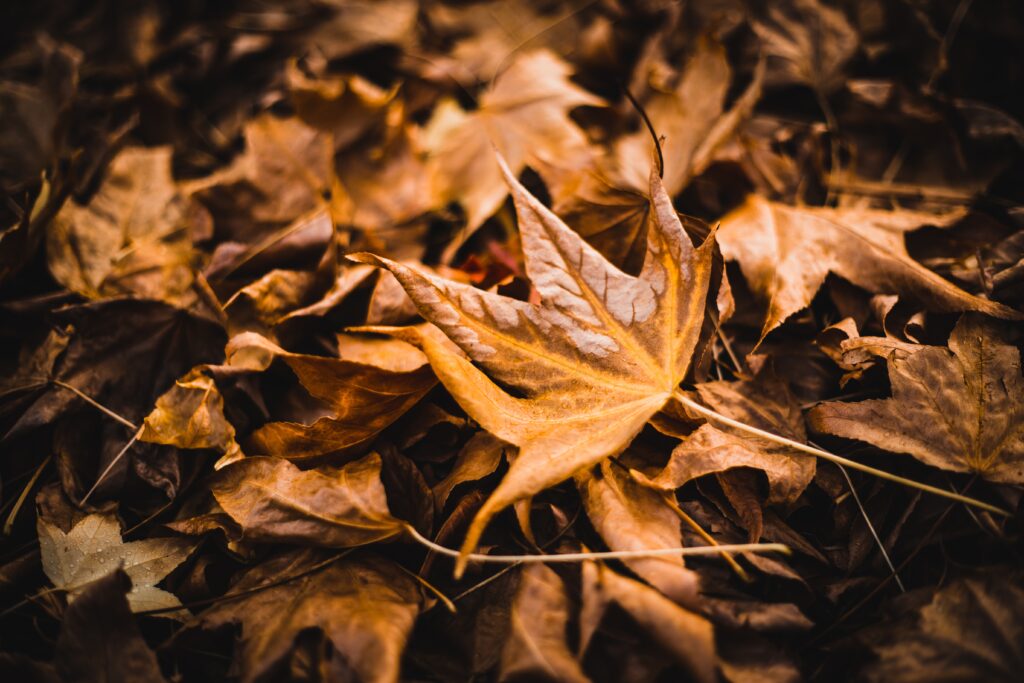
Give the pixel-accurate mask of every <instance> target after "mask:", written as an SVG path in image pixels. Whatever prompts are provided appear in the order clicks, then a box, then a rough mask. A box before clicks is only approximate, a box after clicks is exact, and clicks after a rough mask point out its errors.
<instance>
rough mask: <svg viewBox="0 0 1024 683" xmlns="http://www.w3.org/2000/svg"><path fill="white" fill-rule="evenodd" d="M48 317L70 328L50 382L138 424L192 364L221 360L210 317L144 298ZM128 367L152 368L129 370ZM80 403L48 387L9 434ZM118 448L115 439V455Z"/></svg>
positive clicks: (218, 333)
mask: <svg viewBox="0 0 1024 683" xmlns="http://www.w3.org/2000/svg"><path fill="white" fill-rule="evenodd" d="M53 318H54V321H55V322H56V323H57V324H58V325H61V326H67V325H70V326H72V332H71V334H70V340H69V341H68V344H67V349H66V350H65V352H64V354H63V355H61V356H59V357H58V359H57V362H56V363H55V364H54V368H53V377H52V379H54V380H57V381H59V382H62V383H63V384H67V385H69V386H72V387H74V388H75V389H77V390H78V391H80V392H82V393H83V394H85V395H86V396H89V397H90V398H92V399H93V400H94V401H98V402H100V403H101V404H102V405H104V406H106V407H107V408H109V409H110V410H112V411H114V412H115V413H117V414H118V415H121V416H122V417H125V418H127V419H128V420H131V421H132V422H136V423H137V422H141V421H142V418H143V417H145V415H146V413H147V412H148V411H149V410H151V409H152V406H153V404H154V403H155V402H156V399H157V398H158V397H159V396H160V395H161V394H163V393H164V392H165V391H166V390H167V389H168V388H169V387H171V386H173V385H174V382H175V381H176V380H177V379H178V378H180V377H181V376H182V375H183V374H185V373H186V372H187V371H188V370H189V369H190V368H192V367H194V366H196V365H200V364H203V363H216V362H217V361H219V360H220V359H221V358H222V357H223V355H222V354H223V351H222V349H223V348H224V343H225V341H226V340H225V339H224V332H223V330H222V329H221V328H220V326H219V325H218V324H217V323H216V322H214V321H212V320H209V319H207V318H205V317H203V316H200V315H196V314H195V313H193V312H189V311H185V310H182V309H180V308H177V307H174V306H170V305H168V304H165V303H162V302H159V301H151V300H144V299H143V300H135V299H112V300H108V301H96V302H91V303H88V304H81V305H77V306H68V307H66V308H63V309H60V310H58V311H56V312H54V314H53ZM133 368H148V369H150V370H149V371H147V372H134V371H129V369H133ZM82 405H84V403H83V402H82V399H81V398H79V396H78V395H77V394H75V393H74V392H72V391H70V390H68V389H65V388H63V387H60V386H55V385H53V384H50V385H49V386H48V387H47V390H46V391H45V393H43V394H42V395H41V396H39V397H38V398H36V399H35V400H34V401H33V402H32V404H31V405H30V406H29V408H28V409H27V410H25V411H24V413H23V414H22V415H21V417H20V418H19V419H18V421H17V422H16V423H15V424H14V425H13V426H12V427H11V428H10V430H9V431H8V433H7V438H10V437H12V436H14V435H15V434H19V433H23V432H26V431H28V430H30V429H33V428H36V427H39V426H42V425H45V424H49V423H50V422H52V421H53V420H54V419H55V418H56V417H58V416H60V415H62V414H63V413H64V412H66V411H68V410H69V409H71V408H77V407H80V406H82ZM90 410H92V408H90ZM122 445H123V443H119V444H116V448H115V450H114V452H116V451H117V450H120V448H121V446H122Z"/></svg>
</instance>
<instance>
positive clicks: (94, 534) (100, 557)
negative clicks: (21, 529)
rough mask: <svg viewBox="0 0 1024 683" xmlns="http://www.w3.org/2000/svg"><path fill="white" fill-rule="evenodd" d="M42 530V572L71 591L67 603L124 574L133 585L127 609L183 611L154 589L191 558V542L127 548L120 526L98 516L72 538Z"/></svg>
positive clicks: (150, 542) (47, 527)
mask: <svg viewBox="0 0 1024 683" xmlns="http://www.w3.org/2000/svg"><path fill="white" fill-rule="evenodd" d="M38 530H39V551H40V554H41V555H42V558H43V570H44V571H45V572H46V575H47V576H48V577H50V581H52V582H53V585H54V586H56V587H57V588H60V589H61V590H64V591H67V594H68V601H69V602H71V601H73V600H74V599H75V598H77V597H78V596H79V595H80V594H82V592H83V591H84V589H85V588H86V586H88V585H89V584H91V583H92V582H93V581H97V580H99V579H101V578H103V577H105V576H107V575H108V574H110V573H111V572H112V571H114V570H116V569H119V568H120V569H122V570H124V572H125V573H126V574H127V575H128V576H129V577H130V578H131V580H132V589H131V591H129V593H128V604H129V606H130V607H131V609H132V611H133V612H141V611H143V610H149V609H161V608H165V607H180V606H181V602H179V601H178V598H176V597H175V596H174V595H173V594H171V593H168V592H167V591H165V590H163V589H160V588H157V587H156V584H157V583H159V582H160V580H161V579H163V578H164V577H165V576H167V575H168V574H169V573H170V572H171V570H173V569H174V568H175V567H177V566H178V565H179V564H181V563H182V562H184V561H185V558H187V557H188V556H189V554H190V553H191V552H192V549H193V547H194V546H195V544H194V543H193V542H192V541H191V540H189V539H184V538H149V539H146V540H144V541H132V542H130V543H124V542H123V541H122V540H121V529H120V525H119V524H118V523H117V520H116V519H115V518H114V517H112V516H108V515H100V514H93V515H89V516H88V517H85V518H84V519H82V520H81V521H79V522H78V523H77V524H75V526H74V527H73V528H72V529H71V531H69V532H68V533H64V532H63V531H61V529H60V528H59V527H57V526H55V525H54V524H51V523H50V522H47V521H46V520H44V519H42V518H39V520H38ZM181 614H182V613H179V612H169V613H167V614H166V615H165V616H168V617H174V618H179V617H180V616H181Z"/></svg>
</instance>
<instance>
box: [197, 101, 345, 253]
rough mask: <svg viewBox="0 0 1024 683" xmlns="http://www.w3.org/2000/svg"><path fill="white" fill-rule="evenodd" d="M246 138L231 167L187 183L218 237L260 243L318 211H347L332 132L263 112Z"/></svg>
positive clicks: (246, 133)
mask: <svg viewBox="0 0 1024 683" xmlns="http://www.w3.org/2000/svg"><path fill="white" fill-rule="evenodd" d="M245 142H246V149H245V152H243V153H242V154H240V155H239V156H238V157H237V158H235V160H234V162H232V164H231V165H230V166H228V167H227V168H224V169H223V170H220V171H218V172H216V173H214V174H212V175H210V176H208V177H206V178H200V179H198V180H193V181H189V182H187V183H182V190H183V191H184V192H186V193H188V194H189V195H191V196H194V197H195V198H196V199H198V200H199V201H200V202H201V203H202V204H203V205H205V206H206V207H207V208H208V209H209V210H210V213H212V214H213V217H214V224H215V226H216V231H217V235H218V237H220V238H224V239H228V240H232V241H239V242H257V241H258V240H259V238H261V237H264V236H266V235H267V234H268V233H272V232H273V231H274V230H277V229H281V228H284V227H286V226H288V225H289V224H290V223H292V222H293V221H296V220H297V219H299V218H300V217H302V216H304V215H307V214H310V213H313V212H315V211H316V210H317V209H327V210H328V211H333V212H334V213H337V212H339V211H342V208H343V207H342V206H340V205H339V202H341V201H342V199H343V197H344V193H343V192H338V191H337V189H338V187H337V179H336V178H335V176H334V164H333V158H332V157H333V145H332V141H331V136H330V135H329V134H327V133H324V132H322V131H318V130H316V129H315V128H310V127H309V126H307V125H305V124H304V123H302V122H301V121H300V120H298V119H297V118H278V117H275V116H273V115H272V114H263V115H261V116H259V117H258V118H256V119H254V120H252V121H250V122H249V123H247V124H246V125H245ZM325 198H326V199H325Z"/></svg>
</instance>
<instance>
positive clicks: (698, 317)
mask: <svg viewBox="0 0 1024 683" xmlns="http://www.w3.org/2000/svg"><path fill="white" fill-rule="evenodd" d="M498 163H499V164H500V166H501V168H502V170H503V171H504V173H505V179H506V182H507V183H508V185H509V187H510V188H511V191H512V195H513V198H514V199H515V204H516V212H517V214H518V216H519V230H520V235H521V237H522V242H523V251H524V254H525V256H526V270H527V273H528V274H529V276H530V279H531V281H532V282H533V285H534V287H535V288H536V289H537V291H538V292H539V294H540V297H541V304H540V305H539V306H534V305H531V304H528V303H525V302H521V301H516V300H514V299H509V298H507V297H504V296H500V295H497V294H492V293H489V292H484V291H480V290H477V289H475V288H473V287H470V286H468V285H463V284H459V283H456V282H452V281H447V280H443V279H441V278H437V277H434V276H429V275H426V274H422V273H419V272H417V271H416V270H413V269H411V268H409V267H406V266H403V265H401V264H399V263H396V262H394V261H390V260H388V259H384V258H381V257H378V256H374V255H372V254H361V255H355V256H353V257H350V258H354V259H355V260H361V261H364V262H368V263H374V264H377V265H380V266H382V267H385V268H388V269H389V270H391V272H393V273H394V274H395V276H396V277H397V278H398V280H399V282H401V283H402V286H403V287H405V289H406V291H407V292H408V294H409V297H410V298H411V299H412V300H413V302H415V303H416V305H417V307H418V308H419V310H420V312H421V313H422V314H423V316H424V317H425V318H426V319H427V320H429V321H430V322H432V323H434V324H435V325H437V326H438V327H439V328H440V329H441V330H442V331H443V332H444V333H445V334H446V335H448V336H449V337H450V338H451V340H452V341H454V342H455V343H456V344H457V345H458V346H459V347H461V349H462V350H463V351H464V352H465V353H466V354H467V355H468V356H469V357H470V358H471V359H472V360H474V361H476V362H477V363H479V364H480V366H481V367H482V368H483V369H484V370H485V371H486V372H487V373H488V374H489V375H490V376H491V377H493V378H494V379H495V380H497V381H499V382H502V383H503V384H506V385H507V386H509V387H511V388H513V389H515V390H516V391H518V392H521V393H522V394H523V395H524V396H525V398H518V397H513V396H511V395H509V394H508V393H506V392H505V391H504V390H503V389H501V388H500V387H499V386H498V385H496V384H495V383H494V382H493V381H491V379H489V378H488V377H487V375H485V374H484V373H483V372H481V371H480V370H478V369H477V368H476V367H474V366H473V365H472V364H470V363H469V362H467V361H466V360H465V359H464V358H462V357H460V356H459V355H457V354H454V353H451V352H450V351H448V350H447V348H446V347H444V346H443V345H441V344H438V343H437V342H436V341H434V340H433V339H432V338H431V337H430V336H429V335H425V336H424V337H423V339H424V350H425V351H426V352H427V356H428V357H429V358H430V361H431V365H432V367H433V368H434V371H435V373H436V374H437V376H438V378H439V379H440V380H441V381H442V382H443V383H444V385H445V387H446V388H447V389H448V390H449V391H450V392H451V393H452V395H453V396H455V398H456V399H457V400H458V401H459V404H460V405H461V406H462V407H463V408H464V409H465V410H466V412H467V413H469V415H470V416H471V417H473V419H475V420H476V421H477V422H479V423H480V424H481V425H483V426H484V428H485V429H487V430H488V431H490V432H491V433H493V434H495V435H496V436H498V437H500V438H502V439H504V440H506V441H508V442H510V443H513V444H516V445H517V446H519V456H518V457H517V458H516V460H515V461H514V462H513V463H512V466H511V467H510V468H509V471H508V474H507V475H506V477H505V479H504V480H503V481H502V482H501V484H500V485H499V486H498V488H497V489H496V490H495V491H494V493H493V494H492V495H491V497H490V498H489V499H488V500H487V502H486V503H485V504H484V506H483V507H482V508H481V509H480V512H479V513H478V515H477V517H476V519H475V520H474V522H473V524H472V526H471V527H470V530H469V533H468V535H467V539H466V542H465V545H464V546H463V550H464V552H465V553H468V552H469V551H470V550H471V549H472V548H474V547H475V546H476V543H477V541H478V539H479V537H480V534H481V533H482V532H483V529H484V527H485V526H486V524H487V522H488V521H489V520H490V519H491V517H492V516H493V515H494V514H496V513H497V512H499V511H500V510H502V509H503V508H505V507H506V506H508V505H511V504H512V503H514V502H516V501H517V500H521V499H523V498H526V497H528V496H531V495H533V494H535V493H538V492H539V491H542V490H544V489H545V488H547V487H550V486H553V485H555V484H557V483H559V482H560V481H563V480H564V479H567V478H569V477H571V476H572V475H573V474H575V473H576V472H579V471H580V470H583V469H585V468H587V467H589V466H591V465H593V464H595V463H597V462H600V461H601V460H602V459H603V458H605V457H607V456H609V455H614V454H616V453H618V452H620V451H621V450H622V449H623V448H625V446H626V445H627V444H628V443H629V442H630V441H631V440H632V438H633V437H634V436H636V434H637V433H638V432H639V431H640V429H641V428H642V427H643V426H644V424H645V423H646V422H647V420H648V418H650V417H651V416H652V415H653V414H654V413H655V412H657V411H658V410H659V409H660V408H661V407H662V406H663V405H664V404H665V403H666V401H668V399H669V397H671V395H672V392H673V391H674V390H675V388H676V387H677V386H678V384H679V382H680V381H682V379H683V377H684V375H685V374H686V371H687V369H688V368H689V366H690V357H691V355H692V354H693V352H694V349H695V348H696V346H697V342H698V339H699V336H700V331H701V326H702V324H703V320H704V305H705V298H706V297H707V294H708V287H709V283H710V279H711V266H712V257H713V254H714V240H713V239H708V240H707V241H705V243H704V244H703V245H702V246H701V247H700V248H699V249H695V248H694V247H693V245H692V244H691V242H690V238H689V237H687V235H686V233H685V232H684V231H683V228H682V224H681V223H680V221H679V218H678V216H677V215H676V212H675V209H674V208H673V206H672V201H671V199H670V198H669V196H668V194H667V193H666V192H665V189H664V187H663V186H662V184H661V180H660V178H659V177H658V176H657V174H656V173H652V175H651V197H652V199H651V201H652V206H653V208H652V215H653V220H652V223H651V229H650V230H649V231H648V242H647V258H646V260H645V262H644V267H643V270H642V271H641V273H640V275H639V276H638V277H633V276H630V275H626V274H625V273H623V272H622V271H620V270H619V269H617V268H615V267H614V266H613V265H611V264H610V263H609V262H608V261H607V260H606V259H605V258H604V257H603V256H601V254H600V253H599V252H597V251H596V250H595V249H593V248H592V247H591V246H589V245H588V244H587V243H586V242H584V241H583V240H582V238H580V236H579V235H577V234H576V233H575V232H573V231H572V230H571V229H570V228H569V227H568V226H566V225H565V224H564V223H563V222H562V221H561V220H560V219H559V218H558V217H557V216H555V214H553V213H552V212H551V211H549V210H548V209H547V208H545V207H544V206H543V205H542V204H541V203H540V202H539V201H538V200H537V199H536V198H535V197H533V196H532V195H530V193H529V192H528V191H527V190H526V188H524V187H523V186H522V185H521V184H519V182H518V181H517V180H516V178H515V176H514V175H513V174H512V172H511V170H510V169H509V167H508V166H507V165H506V164H505V163H504V160H502V159H501V158H500V157H499V161H498Z"/></svg>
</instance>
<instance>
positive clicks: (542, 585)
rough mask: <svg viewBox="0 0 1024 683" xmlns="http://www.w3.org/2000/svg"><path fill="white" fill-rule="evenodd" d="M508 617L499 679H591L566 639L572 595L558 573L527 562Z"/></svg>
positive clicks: (573, 681)
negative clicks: (509, 623)
mask: <svg viewBox="0 0 1024 683" xmlns="http://www.w3.org/2000/svg"><path fill="white" fill-rule="evenodd" d="M509 618H510V620H511V628H510V629H509V633H508V636H507V639H506V640H505V647H504V649H503V650H502V653H501V665H500V666H499V669H498V671H499V674H498V680H499V681H508V680H522V679H524V678H525V679H529V680H547V681H559V682H561V681H568V682H571V683H585V682H586V681H589V680H590V679H589V678H587V676H586V675H585V674H584V673H583V669H582V668H580V664H579V662H578V661H576V658H575V657H574V656H573V654H572V652H571V651H570V650H569V646H568V645H567V644H566V641H565V639H566V627H567V626H568V625H569V598H568V596H567V595H566V594H565V586H564V585H562V579H560V578H559V577H558V574H556V573H555V572H554V571H552V570H551V569H549V568H548V567H545V566H544V565H542V564H531V565H527V567H526V568H525V569H523V572H522V574H521V575H520V578H519V587H518V588H517V589H516V596H515V599H514V600H513V602H512V609H511V613H510V615H509Z"/></svg>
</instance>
